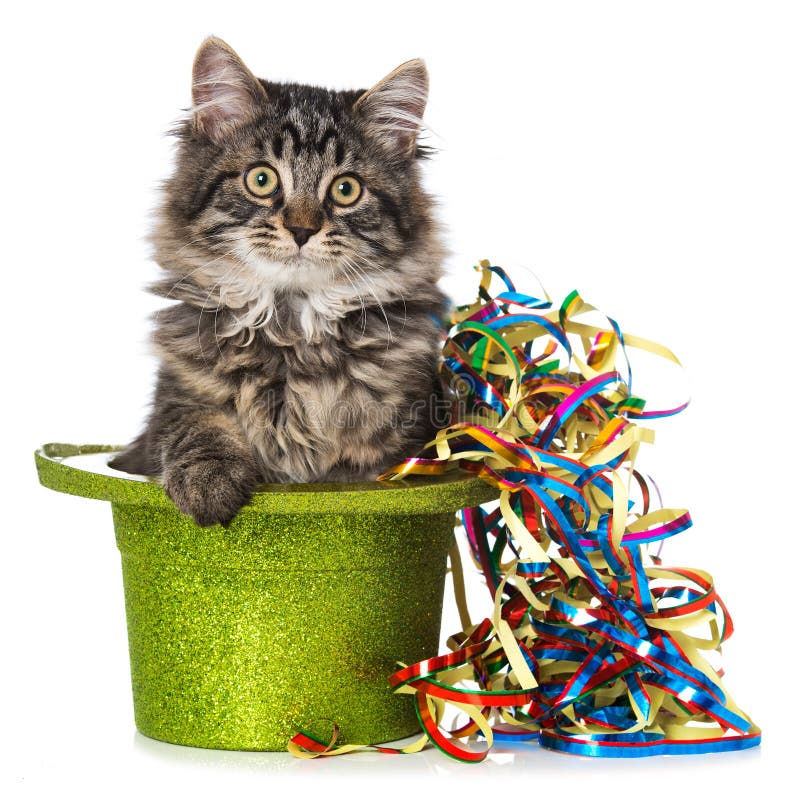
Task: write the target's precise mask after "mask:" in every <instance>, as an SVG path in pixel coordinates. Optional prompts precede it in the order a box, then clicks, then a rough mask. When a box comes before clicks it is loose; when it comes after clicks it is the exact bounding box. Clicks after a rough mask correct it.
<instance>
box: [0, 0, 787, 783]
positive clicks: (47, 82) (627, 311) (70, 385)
mask: <svg viewBox="0 0 800 800" xmlns="http://www.w3.org/2000/svg"><path fill="white" fill-rule="evenodd" d="M3 16H4V21H3V28H4V36H3V46H2V48H0V59H2V70H1V71H0V75H2V76H3V87H2V93H1V94H0V102H1V103H2V116H1V117H0V119H1V120H2V122H1V123H0V135H1V136H2V139H3V141H2V148H0V154H2V159H3V169H2V181H3V184H2V192H0V203H2V206H3V208H2V214H1V215H0V221H2V226H3V231H2V239H1V240H0V252H1V253H2V259H3V263H2V269H3V277H4V280H3V282H2V284H0V291H2V295H3V297H2V299H3V313H2V321H3V326H4V332H3V342H4V345H3V362H4V363H3V369H2V373H3V376H4V378H3V382H4V389H3V393H2V402H3V412H2V420H3V423H4V427H5V435H4V437H3V439H4V444H5V446H6V452H5V454H4V458H3V461H2V470H3V477H2V491H3V501H4V502H3V505H4V510H5V522H4V526H3V528H4V537H3V539H4V541H3V551H4V557H3V559H2V563H3V579H2V593H3V595H2V614H3V627H2V630H3V638H2V642H3V657H2V660H0V664H1V666H0V669H2V671H3V679H2V680H3V683H2V694H3V698H4V699H3V703H2V724H0V737H2V739H3V742H2V751H0V757H1V758H2V763H3V766H2V782H3V783H4V784H6V786H7V790H8V791H7V794H6V795H5V796H12V797H17V796H19V797H56V796H58V797H61V796H65V795H67V796H69V795H72V794H80V796H82V797H107V796H119V797H128V796H130V797H133V796H142V795H143V794H144V793H145V792H146V793H147V794H149V795H150V796H152V797H166V796H174V795H176V793H180V795H181V796H184V795H186V796H192V797H215V796H220V795H221V793H223V792H224V793H226V796H228V795H229V794H233V793H243V792H245V791H246V792H247V793H248V794H255V793H257V796H261V795H262V794H263V795H265V796H266V795H268V794H271V793H272V792H274V791H275V790H276V787H277V786H280V787H284V783H285V782H287V781H290V783H286V784H285V787H284V788H289V787H290V790H291V791H292V793H293V794H297V795H299V796H305V795H306V794H310V793H312V792H320V791H324V790H325V789H324V787H323V785H322V784H321V783H320V780H328V779H334V778H336V779H344V780H347V784H346V786H345V784H340V787H339V788H341V789H345V788H346V790H347V791H348V792H349V793H352V794H354V795H356V796H359V795H364V796H366V795H368V794H374V793H375V791H377V790H380V791H381V792H382V793H387V792H388V793H395V792H396V793H403V794H406V793H407V792H408V791H411V790H417V789H418V787H417V786H416V784H417V783H419V782H422V781H425V782H426V783H425V786H427V792H426V794H427V793H430V794H432V793H433V792H436V793H439V794H440V796H443V795H444V793H448V792H454V791H467V792H475V793H477V792H479V791H480V792H485V791H495V792H505V791H507V790H508V789H511V790H513V791H515V792H516V791H520V790H521V789H523V788H524V790H525V791H526V792H530V793H536V794H537V795H539V796H541V794H543V793H548V792H553V793H555V792H568V793H570V794H571V793H574V792H581V793H584V792H591V793H592V794H597V795H600V794H601V793H607V792H608V791H609V790H614V791H623V792H630V791H635V792H637V793H638V794H639V795H640V796H641V797H643V798H648V797H652V798H657V797H667V796H677V795H678V794H679V793H685V791H686V787H688V786H690V785H691V786H694V787H697V788H701V789H704V790H706V792H705V793H706V794H709V795H710V794H711V793H712V792H713V793H714V794H715V795H717V796H729V797H736V796H743V795H744V794H748V795H749V794H750V793H751V792H752V790H753V789H754V788H756V787H759V788H761V789H762V791H763V790H767V791H768V787H769V786H770V784H775V783H776V782H777V781H778V780H779V778H780V774H781V771H782V770H784V769H787V770H788V768H789V766H790V759H791V757H792V752H793V749H792V736H793V735H794V734H795V730H796V729H795V727H794V726H793V718H794V716H795V706H794V703H796V692H794V693H793V692H792V691H791V687H792V686H793V684H794V682H795V681H796V675H797V666H796V662H793V661H792V658H793V656H795V655H796V637H797V634H796V629H795V628H794V624H795V619H796V603H797V595H796V588H795V584H796V581H797V578H796V570H797V555H798V553H797V544H796V539H797V534H798V529H797V514H796V511H795V502H796V497H797V487H796V479H795V471H794V463H795V458H794V455H795V449H796V443H797V437H796V434H795V427H796V417H795V414H796V410H795V409H796V400H795V389H794V388H793V387H794V385H795V379H796V374H795V373H794V366H795V365H794V362H793V361H792V360H791V359H792V358H794V357H795V352H796V346H797V339H796V333H795V331H796V328H795V316H796V307H797V298H796V294H795V293H796V291H797V288H798V280H797V268H798V255H799V252H798V249H799V248H798V236H797V222H798V212H799V211H800V189H799V188H798V187H800V160H799V157H798V152H799V151H800V148H799V147H798V143H799V142H800V114H799V113H798V109H799V108H800V105H799V104H798V80H799V79H800V58H799V57H798V40H799V39H800V25H799V24H798V22H799V21H798V13H797V6H796V4H792V3H777V2H767V1H765V0H761V1H760V2H749V3H742V2H719V3H715V2H672V3H649V2H629V3H618V2H592V3H572V2H569V3H568V2H562V3H548V4H540V3H532V2H531V3H510V2H498V1H496V2H492V3H480V4H474V3H467V2H461V3H433V2H430V0H429V1H428V2H425V3H418V2H411V0H406V1H405V2H400V0H390V1H389V2H384V3H380V2H377V1H376V2H372V3H357V2H336V3H333V2H325V3H314V2H309V1H308V0H305V2H302V3H292V2H291V1H290V0H283V2H263V1H262V2H258V3H237V2H233V0H225V2H222V1H221V0H217V2H214V3H206V2H192V3H186V4H179V3H167V2H161V3H159V4H149V3H143V2H140V3H137V4H124V5H123V4H110V3H106V4H97V5H91V4H87V3H79V2H70V3H60V4H52V5H49V4H38V3H32V2H31V3H26V4H22V3H15V4H13V5H9V6H7V7H6V8H5V10H4V12H3ZM210 33H215V34H217V35H219V36H221V37H223V38H225V39H226V40H227V41H229V42H230V43H231V44H232V45H233V47H234V48H235V49H237V50H238V52H239V53H240V54H241V55H242V57H243V58H244V59H245V60H246V61H247V62H248V64H249V65H250V66H251V68H252V69H253V71H254V72H255V73H256V74H257V75H260V76H263V77H268V78H271V79H273V80H276V79H277V80H296V81H304V82H313V83H322V84H326V85H330V86H333V87H338V88H345V87H355V86H366V85H370V84H372V83H374V82H375V81H377V80H378V79H379V78H380V77H382V76H383V75H384V74H385V73H387V72H389V71H390V70H391V69H392V68H393V67H394V66H396V65H397V64H399V63H400V62H402V61H405V60H407V59H409V58H412V57H416V56H421V57H424V58H425V59H426V60H427V63H428V66H429V69H430V73H431V98H430V105H429V110H428V114H427V120H428V123H429V125H430V127H431V128H432V129H433V130H435V131H436V133H437V136H436V137H435V138H434V139H433V140H432V143H433V144H435V145H436V146H438V147H439V148H440V150H441V152H440V154H439V155H438V156H437V157H436V159H435V161H434V162H433V163H432V164H431V165H430V167H429V168H428V170H427V184H428V186H429V188H430V189H431V191H433V192H434V193H435V194H436V195H437V196H438V197H439V199H440V201H441V216H442V217H443V219H444V220H445V221H446V223H447V225H448V228H449V243H450V246H451V248H452V251H453V257H452V259H451V260H450V262H449V268H450V271H451V278H450V279H449V280H448V283H447V287H448V288H449V289H450V290H452V292H453V293H454V294H455V295H456V296H457V299H458V300H460V301H462V302H463V301H467V300H470V299H471V298H472V296H473V293H474V287H473V284H474V278H475V274H474V273H473V272H472V271H471V269H470V266H471V264H473V263H475V261H477V260H478V259H480V258H483V257H490V258H492V259H493V260H494V261H495V262H496V263H500V264H504V265H506V266H508V267H509V268H510V269H511V270H512V272H513V274H515V275H517V276H519V277H518V284H519V287H520V288H521V289H528V290H531V291H535V290H536V287H537V285H536V283H535V281H534V279H533V278H532V277H528V273H527V272H526V269H529V270H533V271H535V273H536V274H537V275H538V276H539V278H540V279H541V280H542V282H543V283H544V284H545V285H546V286H547V287H548V289H549V291H550V293H551V294H552V295H553V297H555V298H558V299H560V298H561V297H563V295H564V294H565V293H566V292H568V291H569V290H571V289H572V288H575V287H577V288H579V289H580V291H581V293H582V294H583V296H584V297H585V298H586V299H587V300H589V301H590V302H592V303H593V304H595V305H596V306H598V307H600V308H601V309H603V310H604V311H605V312H606V313H608V314H610V315H611V316H613V317H615V318H616V319H617V320H618V321H619V322H620V323H621V325H622V327H623V328H624V329H626V330H630V331H632V332H636V333H639V334H641V335H644V336H648V337H650V338H653V339H656V340H658V341H661V342H664V343H665V344H668V345H669V346H671V347H672V348H673V349H674V350H675V351H676V352H677V353H678V354H679V355H680V356H681V357H682V359H683V362H684V364H685V365H686V377H681V376H680V374H678V373H676V372H674V371H669V370H667V371H666V372H665V373H664V377H663V378H662V379H661V380H660V381H655V382H654V383H653V384H652V385H651V394H652V395H653V396H654V398H655V397H658V396H660V395H664V396H666V395H675V396H680V395H681V394H682V393H684V392H685V391H690V392H691V395H692V398H693V401H692V405H691V406H690V408H689V410H688V411H687V412H686V413H685V414H684V415H683V417H682V418H676V419H672V420H667V421H664V422H661V423H657V429H658V441H657V444H656V445H655V447H654V448H652V449H651V452H649V453H647V454H646V455H645V456H644V460H645V463H646V466H647V468H648V469H649V470H650V471H651V472H652V473H653V474H654V475H655V476H656V478H657V480H658V483H659V485H660V487H661V490H662V493H663V494H664V497H665V501H666V504H667V505H672V506H687V507H689V508H690V509H691V510H692V513H693V516H694V519H695V527H694V528H693V529H692V530H690V531H689V532H687V533H685V534H683V535H682V536H680V537H678V539H677V540H675V541H674V542H673V543H671V544H670V545H669V547H668V550H667V551H666V554H667V560H668V561H669V562H673V563H679V564H684V565H693V566H698V567H704V568H707V569H709V570H710V571H711V572H712V573H713V574H714V575H715V577H716V579H717V584H718V587H719V588H720V590H721V592H722V594H723V596H724V597H725V598H726V600H727V602H728V605H729V607H730V609H731V611H732V613H733V615H734V618H735V621H736V623H737V632H736V634H735V635H734V637H733V640H732V641H731V642H730V644H729V645H728V646H727V647H726V650H725V664H726V667H727V672H728V674H727V678H726V683H727V686H728V688H729V689H730V690H731V692H732V694H733V695H734V697H735V698H736V700H737V701H738V703H739V704H740V705H741V706H742V707H743V708H745V709H746V710H748V711H749V712H750V713H751V715H752V716H754V717H755V719H756V720H757V721H758V722H759V723H760V724H761V725H762V726H763V728H764V729H765V738H764V745H763V748H762V749H761V750H760V751H754V752H749V753H744V754H731V755H723V756H716V757H714V756H708V757H683V758H671V759H664V758H661V759H655V760H644V761H641V762H628V761H621V762H610V761H593V760H585V759H579V758H575V757H568V756H563V755H558V754H554V753H549V752H545V751H538V750H536V749H535V748H532V747H525V748H519V749H511V748H508V747H504V748H503V747H498V748H497V750H496V752H495V753H494V754H493V755H492V756H491V758H490V759H489V760H488V761H487V762H485V763H484V764H482V765H479V766H473V767H470V766H466V765H460V764H457V763H455V762H452V761H450V760H448V759H446V758H445V757H444V756H442V755H440V754H439V753H438V752H435V751H432V752H428V753H425V754H422V755H419V756H413V757H412V756H409V757H383V756H379V755H377V754H362V755H355V756H352V757H345V758H340V759H332V760H329V761H326V762H321V761H318V762H298V761H294V760H292V759H291V758H289V757H288V756H285V755H282V754H236V753H224V752H219V753H218V752H212V751H202V750H192V749H189V748H179V747H173V746H170V745H165V744H161V743H158V742H154V741H150V740H147V739H145V738H144V737H142V736H140V735H139V734H136V733H135V730H134V726H133V718H132V709H131V702H130V693H129V692H130V690H129V683H128V664H127V648H126V641H125V630H124V622H123V619H124V611H123V604H122V588H121V580H120V574H119V563H118V556H117V553H116V550H115V546H114V541H113V535H112V530H111V518H110V513H109V508H108V507H107V506H106V505H105V504H102V503H98V502H95V501H89V500H79V499H77V498H71V497H67V496H64V495H59V494H55V493H51V492H49V491H46V490H44V489H42V488H41V487H39V486H38V484H37V480H36V475H35V471H34V468H33V457H32V454H33V450H34V448H35V447H36V446H38V445H39V444H41V443H43V442H47V441H53V440H56V441H69V442H125V441H127V440H128V439H129V438H130V437H131V436H132V435H134V434H135V433H136V432H137V430H138V428H139V426H140V424H141V421H142V419H143V417H144V414H145V410H146V404H147V401H148V397H149V392H150V387H151V384H152V376H153V369H154V363H153V361H152V360H151V359H150V358H149V356H148V355H147V348H146V337H147V322H146V316H147V314H148V313H149V312H150V311H151V310H152V309H153V308H154V307H155V305H156V301H155V300H153V299H152V298H149V297H148V296H147V295H146V294H144V293H143V292H142V290H141V287H142V286H143V285H144V284H145V283H146V282H147V281H148V280H150V279H151V278H152V277H153V276H154V275H155V273H156V267H155V266H153V265H152V264H151V263H150V262H149V261H148V250H147V246H146V244H145V242H144V237H145V235H146V232H147V229H148V219H147V218H148V212H149V210H150V209H151V208H152V206H153V204H154V200H155V197H156V188H157V184H158V181H159V180H160V179H162V178H163V177H164V176H165V175H166V174H167V173H168V170H169V163H170V161H169V159H170V148H171V143H170V141H169V139H168V137H165V136H164V135H163V133H164V131H165V130H166V129H167V128H168V127H169V126H170V124H171V123H172V121H173V120H174V119H175V118H176V117H177V115H178V114H179V110H180V109H181V108H183V107H186V106H187V105H188V104H189V74H190V67H191V62H192V57H193V55H194V51H195V49H196V48H197V46H198V45H199V43H200V41H201V40H202V39H203V38H204V37H205V36H206V35H208V34H210ZM637 388H638V389H639V390H640V391H644V390H645V388H646V387H643V386H639V387H637ZM475 592H476V593H475V602H474V603H473V612H474V613H475V614H477V613H479V612H480V611H483V613H486V609H487V608H488V595H485V594H483V593H481V590H480V588H476V589H475ZM481 606H483V608H481ZM448 614H449V617H448V618H449V619H450V623H448V625H449V627H450V628H453V627H454V626H455V622H454V618H453V616H452V611H451V610H450V611H448ZM632 779H633V780H632ZM573 780H575V781H577V782H572V781H573ZM523 781H524V782H525V783H524V787H523ZM332 788H333V787H332ZM281 790H282V789H281Z"/></svg>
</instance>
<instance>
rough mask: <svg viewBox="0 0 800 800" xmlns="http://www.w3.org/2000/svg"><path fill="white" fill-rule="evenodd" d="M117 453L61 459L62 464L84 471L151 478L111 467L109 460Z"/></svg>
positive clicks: (127, 477) (130, 478)
mask: <svg viewBox="0 0 800 800" xmlns="http://www.w3.org/2000/svg"><path fill="white" fill-rule="evenodd" d="M115 455H117V452H110V453H84V454H83V455H79V456H67V457H66V458H62V459H61V463H62V464H66V465H67V466H68V467H73V468H74V469H80V470H83V471H84V472H93V473H95V474H96V475H111V476H113V477H115V478H125V479H127V480H131V481H144V482H147V481H149V480H150V478H148V477H147V476H145V475H131V474H130V473H128V472H120V470H118V469H111V467H109V466H108V462H109V461H110V460H111V459H112V458H113V457H114V456H115Z"/></svg>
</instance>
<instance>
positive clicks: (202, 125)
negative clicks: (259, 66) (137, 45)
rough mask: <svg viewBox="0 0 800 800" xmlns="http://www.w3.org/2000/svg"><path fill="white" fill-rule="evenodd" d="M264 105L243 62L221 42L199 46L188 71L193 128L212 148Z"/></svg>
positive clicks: (263, 95)
mask: <svg viewBox="0 0 800 800" xmlns="http://www.w3.org/2000/svg"><path fill="white" fill-rule="evenodd" d="M266 102H267V93H266V91H265V89H264V87H263V86H262V85H261V83H260V82H259V81H258V78H256V77H255V76H254V75H253V73H252V72H250V70H249V69H247V67H246V66H245V65H244V62H243V61H242V59H241V58H239V56H238V55H236V53H235V52H234V51H233V49H232V48H231V47H229V46H228V45H227V44H226V43H225V42H223V41H222V39H217V38H216V37H215V36H211V37H209V38H208V39H206V40H205V41H204V42H203V44H201V45H200V49H199V50H198V51H197V55H196V56H195V57H194V67H193V68H192V103H193V108H192V111H193V113H194V124H195V128H196V129H197V130H198V131H199V132H200V133H203V134H205V135H206V136H207V137H208V138H209V139H211V141H212V142H214V143H215V144H218V145H220V144H222V143H223V141H224V140H225V137H226V135H227V134H228V133H229V132H230V131H231V129H232V128H235V127H236V126H237V125H241V124H242V123H244V122H250V121H251V120H252V119H254V118H255V116H256V115H257V114H258V112H259V110H260V109H261V108H263V106H264V104H265V103H266Z"/></svg>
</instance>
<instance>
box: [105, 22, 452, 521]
mask: <svg viewBox="0 0 800 800" xmlns="http://www.w3.org/2000/svg"><path fill="white" fill-rule="evenodd" d="M427 88H428V75H427V71H426V69H425V65H424V63H423V62H422V61H419V60H416V61H409V62H407V63H405V64H403V65H401V66H400V67H398V68H397V69H396V70H394V72H392V73H391V74H389V75H388V76H387V77H386V78H384V79H383V80H381V81H380V82H379V83H377V84H376V85H375V86H373V88H372V89H369V90H368V91H363V90H362V91H331V90H327V89H321V88H317V87H312V86H303V85H298V84H278V83H271V82H269V81H265V80H260V79H257V78H255V77H254V76H253V75H252V73H251V72H250V71H249V70H248V68H247V67H246V66H245V65H244V64H243V63H242V61H241V60H240V59H239V57H238V56H237V55H236V53H234V51H233V50H232V49H231V48H230V47H229V46H228V45H227V44H225V43H224V42H222V41H221V40H219V39H216V38H210V39H208V40H206V41H205V42H204V43H203V44H202V46H201V47H200V50H199V51H198V53H197V56H196V58H195V62H194V70H193V86H192V94H193V103H194V105H193V109H192V114H191V116H190V117H189V118H187V119H186V120H185V121H184V122H182V123H181V124H180V126H179V128H178V129H177V131H176V134H177V138H178V153H177V161H176V168H175V172H174V174H173V175H172V177H171V178H170V179H169V180H168V181H167V182H166V184H165V191H164V198H163V204H162V205H161V207H160V211H159V215H158V222H157V225H156V229H155V232H154V236H153V243H154V246H155V257H156V260H157V261H158V263H159V265H160V266H161V267H162V268H163V269H164V270H165V273H166V276H165V278H164V279H163V280H160V281H158V282H157V283H155V284H154V285H153V286H151V287H150V288H151V290H152V291H154V292H155V293H156V294H159V295H161V296H163V297H165V298H169V299H171V300H174V301H176V302H174V303H173V304H171V305H169V306H168V307H166V308H164V309H162V310H160V311H159V312H158V313H157V314H156V315H155V318H154V320H155V332H154V342H155V347H156V350H157V353H158V355H159V357H160V368H159V373H158V380H157V385H156V389H155V396H154V401H153V406H152V411H151V414H150V416H149V420H148V422H147V425H146V428H145V430H144V432H143V433H142V434H141V435H140V436H139V437H138V438H137V439H136V440H135V441H134V442H133V443H132V444H131V445H130V446H129V447H128V448H127V449H126V450H125V451H124V452H123V453H121V454H120V455H119V456H117V457H116V458H114V459H113V460H112V461H111V462H110V464H111V466H112V467H114V468H117V469H121V470H125V471H127V472H133V473H139V474H145V475H152V476H158V477H159V478H160V479H161V480H162V481H163V485H164V488H165V490H166V492H167V494H168V495H169V496H170V497H171V498H172V500H173V501H174V502H175V504H176V505H177V507H178V508H179V509H180V510H181V511H182V512H184V513H186V514H189V515H191V516H192V517H193V518H194V519H195V521H196V522H197V523H198V524H200V525H203V526H205V525H211V524H214V523H223V524H225V523H227V522H229V521H230V520H231V519H232V518H233V517H234V516H235V514H236V513H237V511H238V510H239V509H240V508H241V506H242V505H243V504H245V503H246V502H247V500H248V498H249V497H250V495H251V493H252V491H253V490H254V489H255V487H256V486H257V485H258V484H260V483H262V482H301V481H312V482H315V481H354V480H368V479H372V478H374V477H375V476H377V475H378V474H379V473H380V472H381V471H382V470H383V469H385V468H386V467H388V466H391V465H392V464H394V463H396V462H398V461H400V460H401V459H402V458H404V457H407V456H410V455H413V454H414V453H415V452H416V451H417V450H418V449H419V448H420V447H421V446H422V445H423V444H424V443H425V442H426V441H428V440H429V439H430V438H431V437H432V435H433V432H434V429H435V424H434V419H433V413H432V411H433V406H434V404H435V398H436V396H437V378H436V371H437V359H438V355H439V350H440V337H439V333H438V330H437V325H436V321H435V320H436V318H437V317H438V316H439V315H440V314H441V313H442V311H443V309H444V298H443V295H442V294H441V292H440V291H439V289H438V288H437V287H436V281H437V279H438V278H439V276H440V267H441V261H442V257H443V250H442V246H441V244H440V240H439V235H438V231H437V227H436V224H435V222H434V220H433V218H432V214H431V205H432V203H431V199H430V197H429V196H428V195H426V194H425V192H424V191H423V190H422V188H421V186H420V175H419V167H418V163H417V162H418V159H419V158H421V157H422V156H424V154H425V153H424V148H422V147H421V146H420V145H419V144H418V142H417V138H418V133H419V126H420V121H421V117H422V114H423V111H424V108H425V103H426V100H427Z"/></svg>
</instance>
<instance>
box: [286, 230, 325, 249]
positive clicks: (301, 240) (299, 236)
mask: <svg viewBox="0 0 800 800" xmlns="http://www.w3.org/2000/svg"><path fill="white" fill-rule="evenodd" d="M286 230H287V231H291V232H292V236H293V237H294V240H295V241H296V242H297V246H298V247H302V246H303V245H304V244H305V243H306V242H307V241H308V240H309V239H310V238H311V237H312V236H313V235H314V234H315V233H317V232H318V231H319V228H301V227H298V226H297V225H287V226H286Z"/></svg>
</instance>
